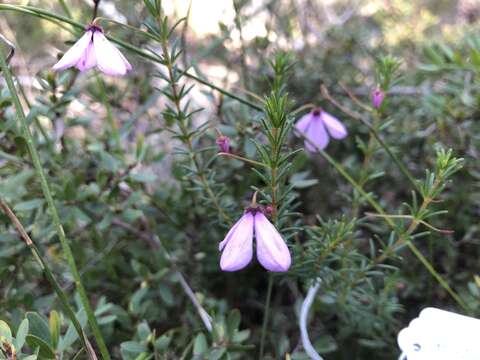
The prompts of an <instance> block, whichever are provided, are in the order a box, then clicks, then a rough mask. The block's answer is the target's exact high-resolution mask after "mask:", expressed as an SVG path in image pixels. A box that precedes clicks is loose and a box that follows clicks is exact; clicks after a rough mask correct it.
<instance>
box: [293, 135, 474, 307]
mask: <svg viewBox="0 0 480 360" xmlns="http://www.w3.org/2000/svg"><path fill="white" fill-rule="evenodd" d="M296 133H297V134H298V136H299V137H301V138H303V139H304V140H305V141H308V142H309V143H310V144H311V145H312V146H314V147H315V149H316V151H318V152H319V153H320V154H321V155H322V156H323V157H324V158H325V160H327V162H329V163H330V165H332V166H333V167H334V168H335V169H336V170H337V171H338V172H339V173H340V175H342V176H343V177H344V178H345V180H347V181H348V182H349V183H350V184H351V185H352V186H353V187H354V188H355V189H356V190H357V191H358V192H359V193H360V194H361V195H362V196H364V197H365V199H366V200H367V201H368V203H369V204H370V205H371V206H372V207H373V208H374V209H375V210H376V211H377V212H378V213H379V214H381V215H382V218H383V219H384V220H385V222H386V223H387V224H388V225H389V226H390V228H391V229H392V230H393V231H395V232H397V231H398V229H397V227H396V225H395V223H394V222H393V220H392V219H391V218H390V217H388V215H387V213H386V212H385V210H384V209H383V207H382V206H381V205H380V204H379V203H378V202H377V201H376V200H375V199H374V198H373V196H372V195H371V194H369V193H367V192H366V191H365V190H364V189H363V187H362V186H361V185H360V184H358V183H357V182H356V181H355V180H354V179H353V178H352V177H351V176H350V174H348V172H347V171H346V170H345V169H344V168H343V166H342V165H340V164H339V163H338V162H336V161H335V160H334V159H333V158H332V157H331V156H330V155H328V154H327V153H326V152H325V151H323V150H322V149H320V148H319V147H318V146H316V145H315V144H314V143H312V142H311V141H310V140H309V139H308V138H306V137H305V136H303V135H302V134H300V133H299V132H296ZM424 204H425V203H424ZM423 206H424V205H423V204H422V208H423ZM414 223H415V224H416V222H412V224H411V225H410V227H409V229H407V231H406V232H404V233H402V234H399V238H398V240H397V241H395V242H394V244H393V245H391V246H390V247H389V248H388V249H386V250H385V251H384V252H383V254H382V255H380V256H379V257H378V258H377V259H376V260H375V264H378V263H379V262H381V261H383V260H384V259H386V254H387V253H391V252H392V251H393V250H394V249H397V248H398V247H399V245H400V244H403V243H406V245H407V246H408V247H409V249H410V250H411V251H412V252H413V254H414V255H415V256H416V257H417V259H418V260H420V262H421V263H422V265H424V266H425V268H426V269H427V270H428V272H429V273H430V274H431V275H432V276H433V277H434V278H435V279H436V280H437V281H438V283H439V284H440V285H441V286H442V287H443V288H444V289H445V290H446V291H447V292H448V293H449V294H450V296H451V297H452V298H453V299H454V300H455V301H456V302H457V303H458V305H460V307H462V308H463V309H464V310H465V311H466V312H468V313H471V309H470V308H469V306H468V305H467V304H466V303H465V302H464V301H463V300H462V299H461V298H460V296H459V295H458V294H457V293H456V292H455V291H454V290H453V289H452V288H451V287H450V285H449V284H448V283H447V282H446V281H445V279H443V277H442V276H441V275H440V274H439V273H438V272H437V271H436V270H435V268H434V267H433V265H432V264H431V263H430V262H429V261H428V259H426V258H425V257H424V256H423V254H422V253H421V252H420V250H419V249H418V248H417V247H416V246H415V244H414V243H412V242H411V241H410V235H411V233H412V232H413V231H414V230H415V229H416V226H415V227H411V226H412V225H413V224H414Z"/></svg>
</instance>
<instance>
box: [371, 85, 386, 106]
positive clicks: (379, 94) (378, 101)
mask: <svg viewBox="0 0 480 360" xmlns="http://www.w3.org/2000/svg"><path fill="white" fill-rule="evenodd" d="M383 99H385V93H384V92H383V90H382V89H376V90H374V91H372V104H373V107H374V108H375V109H378V108H379V107H380V106H382V102H383Z"/></svg>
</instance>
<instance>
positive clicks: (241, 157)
mask: <svg viewBox="0 0 480 360" xmlns="http://www.w3.org/2000/svg"><path fill="white" fill-rule="evenodd" d="M217 156H226V157H231V158H233V159H237V160H240V161H243V162H246V163H248V164H251V165H254V166H260V167H267V165H265V164H264V163H261V162H259V161H255V160H252V159H247V158H244V157H243V156H239V155H235V154H231V153H226V152H219V153H218V154H217Z"/></svg>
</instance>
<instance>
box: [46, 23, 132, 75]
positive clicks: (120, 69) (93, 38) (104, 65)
mask: <svg viewBox="0 0 480 360" xmlns="http://www.w3.org/2000/svg"><path fill="white" fill-rule="evenodd" d="M70 67H76V68H77V69H78V70H80V71H86V70H88V69H91V68H93V67H97V68H98V69H99V70H100V71H102V72H103V73H105V74H107V75H113V76H118V75H125V74H126V73H127V72H129V71H130V70H132V66H131V65H130V63H129V62H128V61H127V59H126V58H125V57H124V56H123V55H122V53H121V52H120V51H119V50H118V49H117V48H116V47H115V46H113V45H112V43H111V42H110V41H108V39H107V38H106V37H105V35H104V34H103V30H102V29H101V28H100V27H98V26H95V25H91V26H89V27H88V28H87V31H86V32H85V34H84V35H83V36H82V37H81V38H80V39H79V40H78V41H77V42H76V43H75V44H74V45H73V46H72V47H71V48H70V49H69V50H68V51H67V52H66V53H65V55H63V57H62V58H61V59H60V61H59V62H57V63H56V64H55V65H54V66H53V70H55V71H60V70H65V69H68V68H70Z"/></svg>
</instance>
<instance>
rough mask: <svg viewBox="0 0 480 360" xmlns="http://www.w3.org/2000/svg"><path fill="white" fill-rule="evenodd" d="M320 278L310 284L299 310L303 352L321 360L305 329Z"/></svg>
mask: <svg viewBox="0 0 480 360" xmlns="http://www.w3.org/2000/svg"><path fill="white" fill-rule="evenodd" d="M320 284H321V280H320V279H317V280H315V283H314V284H313V285H312V286H310V288H309V289H308V292H307V296H306V297H305V300H303V303H302V308H301V310H300V321H299V326H300V334H301V337H302V345H303V348H304V349H305V352H306V353H307V355H308V356H309V357H310V358H311V359H312V360H323V358H322V357H321V356H320V355H319V354H318V353H317V351H316V350H315V348H314V347H313V345H312V342H311V341H310V337H309V336H308V329H307V322H308V312H309V311H310V307H311V306H312V304H313V300H314V299H315V295H317V292H318V290H319V289H320Z"/></svg>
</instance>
